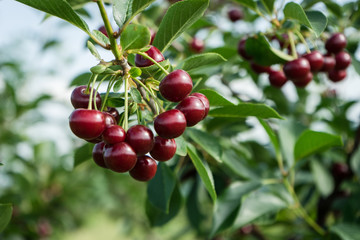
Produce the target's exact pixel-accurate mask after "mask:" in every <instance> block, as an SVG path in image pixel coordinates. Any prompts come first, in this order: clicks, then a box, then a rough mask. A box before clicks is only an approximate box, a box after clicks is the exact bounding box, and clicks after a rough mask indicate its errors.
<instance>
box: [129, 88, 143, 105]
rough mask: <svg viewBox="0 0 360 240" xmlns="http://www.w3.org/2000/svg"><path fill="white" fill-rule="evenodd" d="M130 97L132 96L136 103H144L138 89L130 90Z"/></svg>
mask: <svg viewBox="0 0 360 240" xmlns="http://www.w3.org/2000/svg"><path fill="white" fill-rule="evenodd" d="M130 95H131V98H132V99H133V100H134V102H136V103H142V97H141V94H140V92H139V90H137V89H136V88H133V87H132V88H130Z"/></svg>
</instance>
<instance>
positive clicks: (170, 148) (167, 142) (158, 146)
mask: <svg viewBox="0 0 360 240" xmlns="http://www.w3.org/2000/svg"><path fill="white" fill-rule="evenodd" d="M175 152H176V142H175V140H174V139H165V138H162V137H160V136H156V137H155V142H154V147H153V149H152V150H151V152H150V155H151V156H152V157H153V158H154V159H156V160H158V161H167V160H170V159H171V158H172V157H173V156H174V155H175Z"/></svg>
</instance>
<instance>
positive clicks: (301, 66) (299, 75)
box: [283, 57, 310, 81]
mask: <svg viewBox="0 0 360 240" xmlns="http://www.w3.org/2000/svg"><path fill="white" fill-rule="evenodd" d="M283 70H284V73H285V76H286V77H287V78H288V79H291V80H295V81H296V80H302V79H304V78H305V77H306V76H307V75H308V73H309V72H310V64H309V61H308V60H307V59H305V58H302V57H300V58H298V59H295V60H292V61H290V62H287V63H285V65H284V69H283Z"/></svg>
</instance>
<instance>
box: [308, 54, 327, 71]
mask: <svg viewBox="0 0 360 240" xmlns="http://www.w3.org/2000/svg"><path fill="white" fill-rule="evenodd" d="M303 58H306V59H307V60H308V61H309V63H310V68H311V71H312V72H317V71H320V70H321V68H322V66H323V65H324V57H323V55H322V54H321V53H320V52H319V51H312V52H311V53H307V54H305V55H303Z"/></svg>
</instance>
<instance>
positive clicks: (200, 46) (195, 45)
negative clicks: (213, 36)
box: [190, 37, 205, 53]
mask: <svg viewBox="0 0 360 240" xmlns="http://www.w3.org/2000/svg"><path fill="white" fill-rule="evenodd" d="M204 48H205V44H204V41H203V40H201V39H199V38H195V37H194V38H193V39H192V40H191V42H190V49H191V50H192V51H193V52H195V53H201V52H202V51H204Z"/></svg>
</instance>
